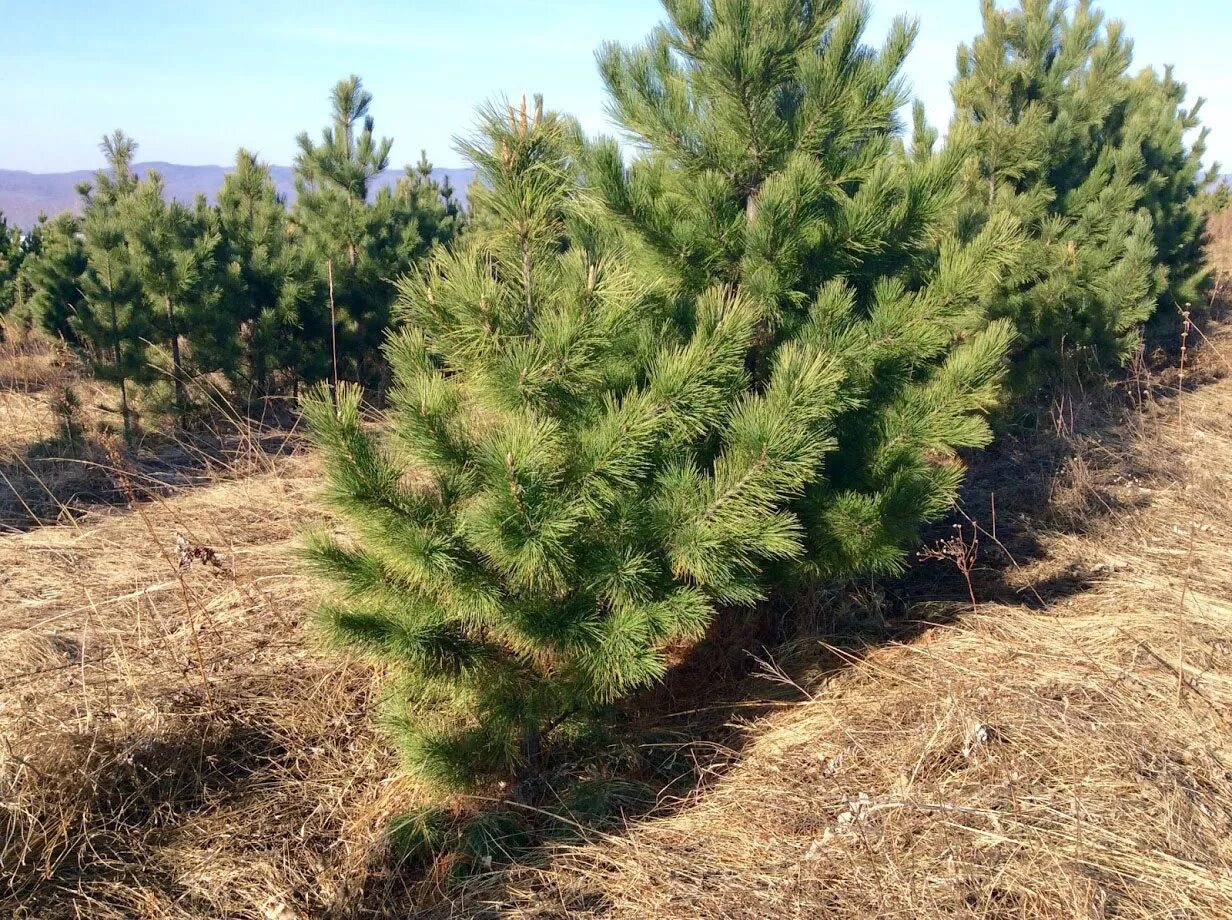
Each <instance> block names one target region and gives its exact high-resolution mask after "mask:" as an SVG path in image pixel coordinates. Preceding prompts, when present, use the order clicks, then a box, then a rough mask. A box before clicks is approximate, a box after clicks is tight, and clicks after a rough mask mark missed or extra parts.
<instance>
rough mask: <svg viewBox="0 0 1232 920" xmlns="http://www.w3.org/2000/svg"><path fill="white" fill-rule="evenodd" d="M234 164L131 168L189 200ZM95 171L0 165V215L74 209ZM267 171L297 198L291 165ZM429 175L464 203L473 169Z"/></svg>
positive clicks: (390, 178) (382, 182)
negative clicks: (79, 189) (80, 191)
mask: <svg viewBox="0 0 1232 920" xmlns="http://www.w3.org/2000/svg"><path fill="white" fill-rule="evenodd" d="M234 168H235V167H234V166H182V165H179V164H176V163H161V162H149V163H138V164H136V166H135V167H134V169H135V170H136V171H137V172H138V174H140V175H143V176H144V175H145V174H146V173H147V172H149V171H150V170H151V169H153V170H157V171H158V172H159V173H161V174H162V177H163V180H164V182H165V184H166V187H167V196H168V197H169V198H174V199H176V200H178V201H184V202H191V201H193V200H194V199H195V198H196V197H197V195H199V194H201V195H205V196H206V197H207V198H208V199H210V200H211V201H213V200H214V196H215V195H216V194H217V193H218V190H219V189H220V188H221V187H222V180H223V177H224V176H226V174H227V173H229V172H231V171H232V170H234ZM94 173H95V170H92V169H80V170H75V171H73V172H61V173H32V172H24V171H22V170H15V169H0V213H2V214H3V215H4V216H5V218H6V219H7V220H8V222H9V224H10V225H11V226H12V225H15V226H18V227H21V228H22V229H23V230H28V229H29V228H30V227H32V226H34V224H35V222H36V221H37V220H38V216H39V214H40V213H44V214H47V215H49V216H50V215H54V214H59V213H60V212H61V211H73V212H76V211H77V210H78V208H79V207H80V199H79V197H78V195H77V191H76V187H77V185H78V184H79V183H81V182H91V181H93V179H94ZM270 175H271V177H272V178H273V180H274V185H275V186H276V187H277V189H278V192H279V194H281V195H282V196H283V197H285V198H286V200H287V203H288V204H289V203H291V202H292V201H294V200H295V183H294V180H293V178H292V170H291V167H289V166H271V167H270ZM401 175H403V170H401V169H397V170H395V169H389V170H386V171H385V172H383V173H381V175H380V176H378V177H377V178H376V180H375V181H374V182H373V191H374V192H375V191H376V190H377V189H380V188H383V187H385V186H389V185H393V184H394V183H395V182H396V181H397V180H398V177H399V176H401ZM432 175H433V177H435V178H436V180H437V181H438V182H443V181H444V180H445V179H446V178H448V179H449V182H450V184H451V185H452V186H453V188H454V195H455V197H456V198H457V199H458V200H459V201H460V202H462V203H463V204H465V203H466V190H467V188H468V187H469V186H470V184H471V180H472V179H473V178H474V176H475V171H474V170H473V169H434V170H432Z"/></svg>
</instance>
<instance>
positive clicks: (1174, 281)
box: [1121, 67, 1219, 310]
mask: <svg viewBox="0 0 1232 920" xmlns="http://www.w3.org/2000/svg"><path fill="white" fill-rule="evenodd" d="M1186 94H1187V91H1186V87H1185V84H1184V83H1181V82H1179V81H1178V80H1176V78H1175V77H1174V75H1173V68H1172V67H1166V68H1165V69H1164V72H1163V75H1162V76H1160V75H1159V74H1156V73H1155V72H1154V71H1153V70H1150V69H1147V70H1144V71H1142V72H1141V73H1140V74H1138V76H1137V77H1135V78H1134V79H1133V80H1132V81H1131V83H1130V85H1129V103H1128V106H1127V112H1126V115H1125V124H1124V126H1123V127H1122V129H1121V131H1122V133H1123V134H1124V135H1126V136H1127V137H1128V138H1130V139H1131V140H1132V142H1134V143H1137V144H1138V145H1139V146H1140V149H1141V150H1142V157H1143V164H1144V167H1145V168H1144V173H1143V176H1142V180H1143V183H1144V184H1145V186H1146V190H1145V197H1144V198H1143V202H1142V204H1143V206H1144V207H1145V208H1146V209H1147V211H1149V212H1150V215H1151V224H1152V227H1153V229H1154V232H1155V250H1156V254H1157V258H1158V261H1159V272H1160V280H1159V283H1158V284H1157V287H1158V288H1159V289H1160V290H1161V291H1162V292H1163V294H1164V304H1163V305H1164V306H1166V307H1168V308H1169V309H1170V310H1176V309H1177V308H1180V307H1183V306H1184V305H1185V304H1189V303H1197V302H1198V301H1199V300H1200V299H1201V298H1202V296H1203V294H1204V291H1205V288H1206V283H1207V279H1208V267H1207V265H1206V259H1205V257H1204V253H1203V247H1204V245H1205V244H1204V240H1205V237H1206V230H1207V219H1208V218H1209V217H1211V216H1213V215H1214V214H1215V213H1216V212H1217V210H1218V200H1217V198H1216V197H1215V196H1212V195H1211V194H1210V189H1211V187H1212V186H1214V185H1215V184H1216V183H1217V182H1218V179H1219V164H1218V163H1215V164H1212V165H1211V167H1210V168H1209V169H1204V168H1203V163H1202V160H1203V157H1204V156H1205V155H1206V141H1207V138H1208V136H1209V135H1210V131H1209V129H1207V128H1204V127H1203V126H1202V121H1201V118H1200V117H1199V113H1200V112H1201V110H1202V106H1203V103H1204V100H1202V99H1198V100H1197V101H1196V102H1195V103H1194V105H1193V106H1191V107H1186V106H1185V97H1186ZM1195 132H1196V136H1193V138H1192V142H1191V141H1190V137H1191V135H1193V134H1194V133H1195Z"/></svg>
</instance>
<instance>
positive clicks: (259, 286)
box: [218, 150, 330, 397]
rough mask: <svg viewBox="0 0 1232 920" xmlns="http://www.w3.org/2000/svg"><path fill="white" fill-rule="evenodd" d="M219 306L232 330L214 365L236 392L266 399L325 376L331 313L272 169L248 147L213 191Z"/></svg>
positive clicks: (328, 364)
mask: <svg viewBox="0 0 1232 920" xmlns="http://www.w3.org/2000/svg"><path fill="white" fill-rule="evenodd" d="M218 229H219V235H220V249H221V256H220V262H221V264H222V266H223V279H222V281H221V283H222V286H223V293H222V297H221V301H220V309H221V310H223V311H224V312H225V313H226V314H227V315H226V317H225V322H226V324H227V327H228V330H229V334H228V335H225V336H223V337H222V339H221V340H220V344H221V345H222V346H223V347H222V348H221V349H220V354H219V355H218V358H219V360H218V363H219V365H220V367H221V369H222V370H223V371H224V372H225V373H226V375H227V377H228V379H229V380H230V381H231V385H232V389H233V390H235V391H236V392H237V393H239V394H247V395H249V396H257V397H264V396H269V395H273V394H277V393H281V392H286V391H287V389H288V384H291V385H293V384H294V383H295V382H297V381H299V380H301V379H306V380H324V379H325V378H327V377H328V376H329V372H330V361H329V316H328V313H327V311H326V309H325V304H324V303H323V302H322V298H321V296H320V290H319V285H318V284H317V279H316V272H315V269H314V268H313V267H312V266H311V265H310V264H308V263H307V262H306V260H305V258H304V253H303V252H302V250H301V249H300V248H299V247H297V246H296V245H295V243H294V240H293V238H292V236H291V228H290V221H289V218H288V214H287V210H286V206H285V204H284V202H283V201H282V199H281V198H280V197H279V195H278V193H277V191H276V190H275V188H274V182H273V179H272V178H271V177H270V171H269V167H268V166H266V165H265V164H263V163H261V162H259V161H258V160H257V158H256V156H255V155H254V154H252V153H250V152H248V151H247V150H240V151H239V153H238V154H237V155H236V162H235V169H234V170H233V171H232V172H230V173H228V174H227V176H226V178H225V179H224V180H223V185H222V189H221V190H220V191H219V193H218Z"/></svg>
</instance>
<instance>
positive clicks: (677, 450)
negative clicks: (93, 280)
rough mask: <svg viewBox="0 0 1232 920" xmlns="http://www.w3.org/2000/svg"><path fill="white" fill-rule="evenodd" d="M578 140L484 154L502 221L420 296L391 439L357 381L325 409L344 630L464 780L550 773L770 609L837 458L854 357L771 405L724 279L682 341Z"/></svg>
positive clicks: (801, 355)
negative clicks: (750, 361)
mask: <svg viewBox="0 0 1232 920" xmlns="http://www.w3.org/2000/svg"><path fill="white" fill-rule="evenodd" d="M579 147H580V140H579V139H578V138H577V137H576V129H574V128H573V127H571V126H570V124H569V123H567V122H565V121H564V120H562V119H561V118H559V117H558V116H555V115H551V114H548V115H543V114H541V103H539V104H537V105H536V107H535V110H534V112H533V114H532V113H530V112H527V110H526V108H525V104H523V107H522V109H521V111H520V112H518V111H514V110H513V109H510V110H509V112H508V113H502V112H497V111H490V112H488V113H487V115H486V117H485V119H484V122H483V135H482V139H481V140H479V141H476V142H475V143H472V144H469V145H467V146H466V148H465V152H466V153H467V154H468V156H469V157H470V158H471V160H472V161H473V163H474V164H475V166H476V168H477V169H478V171H479V174H480V175H481V176H482V177H483V183H482V185H480V186H478V187H476V189H475V194H477V195H479V196H480V199H481V201H480V204H481V207H482V210H483V212H484V213H485V214H486V215H487V216H488V219H487V221H486V222H485V224H484V226H483V228H482V229H480V230H476V231H475V232H473V233H469V234H468V235H467V236H466V237H465V238H464V240H463V241H462V242H461V243H460V244H459V245H458V246H456V247H454V249H453V250H452V251H444V250H438V252H437V253H436V255H435V256H434V257H433V259H432V261H431V263H430V266H429V270H428V272H427V274H426V277H423V276H419V275H412V276H410V277H408V278H407V279H406V280H405V281H404V282H403V284H402V286H401V298H400V301H399V311H400V313H401V314H402V316H403V318H404V319H405V320H406V326H405V327H404V328H403V329H402V330H401V331H400V332H398V333H397V334H395V335H394V336H393V338H392V339H391V341H390V344H389V347H388V350H387V354H388V356H389V360H390V363H391V365H392V368H393V379H394V388H393V400H392V406H393V407H392V410H391V411H390V413H389V417H388V419H387V422H388V424H387V426H381V427H382V428H383V429H387V432H386V434H385V436H380V435H378V434H377V433H376V432H374V431H371V430H370V429H369V427H368V426H367V425H365V423H364V420H363V417H362V415H361V406H360V394H359V391H358V390H357V389H356V388H354V387H351V386H343V387H342V388H341V389H340V390H339V391H338V392H337V393H336V394H335V393H331V392H330V391H328V390H323V391H320V392H318V393H317V394H316V395H315V396H314V397H313V398H312V399H311V400H310V401H309V402H308V404H307V407H306V408H307V415H308V418H309V420H310V422H311V426H312V428H313V430H314V432H315V435H316V438H317V440H318V441H319V443H320V445H321V446H322V448H323V450H324V453H325V457H326V461H327V462H326V470H327V478H328V482H329V486H330V492H329V495H330V499H331V501H332V503H333V504H334V506H335V507H336V508H337V509H339V510H340V511H341V512H342V513H343V514H344V517H345V519H346V521H347V523H348V524H349V528H350V530H351V537H352V539H349V540H345V541H338V540H334V539H330V538H328V537H325V536H321V537H318V538H317V539H315V540H314V541H313V543H312V546H311V548H310V551H309V558H310V559H311V561H312V562H313V564H314V565H315V567H316V569H317V570H318V572H319V573H320V574H321V575H322V576H323V577H324V578H325V580H326V581H327V582H328V583H329V584H331V585H332V586H334V588H335V591H334V594H335V597H334V598H333V599H332V600H331V601H330V602H329V603H327V604H326V605H325V606H324V607H323V608H322V609H321V611H320V613H319V618H320V621H321V623H322V624H323V626H324V627H325V629H326V630H327V631H328V633H329V634H330V635H332V636H333V637H335V638H336V639H337V640H338V641H340V642H342V643H345V644H348V645H352V646H355V647H358V648H360V649H363V650H366V651H368V652H369V653H371V654H373V655H374V656H376V657H378V658H380V659H382V660H384V661H386V662H388V663H390V664H391V665H392V666H393V667H394V669H395V673H396V674H397V675H398V682H397V683H396V685H395V686H394V687H393V688H392V690H391V694H390V704H391V709H392V723H393V725H394V726H395V735H396V738H397V740H398V742H399V744H400V746H401V748H402V751H403V754H404V757H405V761H406V763H407V765H408V767H409V768H410V769H411V770H412V771H414V772H415V773H416V774H417V775H419V776H421V777H424V778H427V779H429V780H434V781H437V782H439V783H441V784H443V785H446V786H455V785H466V784H470V783H474V782H477V781H480V780H482V779H484V778H520V779H522V780H529V779H531V778H532V777H534V776H536V775H537V774H539V773H540V771H541V769H542V766H543V764H544V758H545V755H546V750H547V749H548V748H549V747H550V746H554V745H558V744H561V743H563V742H562V739H563V738H566V737H567V736H568V733H569V732H570V731H573V730H576V729H577V728H578V726H579V725H580V724H582V723H584V722H585V721H586V720H588V719H589V718H591V717H593V716H594V715H595V714H596V713H598V712H601V711H602V710H603V708H604V707H605V706H606V705H607V704H609V703H610V702H611V701H613V700H615V699H617V698H619V697H621V696H624V695H625V694H628V693H630V692H631V691H633V690H635V689H637V688H639V687H643V686H645V685H647V684H648V683H650V682H652V681H655V680H657V679H658V678H659V677H660V676H661V675H662V674H663V673H664V671H665V669H666V668H667V653H668V650H669V648H671V647H672V646H673V645H674V644H678V643H681V642H685V641H690V640H694V639H696V638H697V637H699V636H700V635H701V633H702V632H703V631H704V629H705V628H706V625H707V624H708V623H709V621H710V619H711V617H712V615H713V609H714V606H715V604H716V603H720V602H732V601H749V600H752V599H754V598H755V597H757V596H760V593H761V587H760V585H759V583H758V577H759V573H760V571H761V569H762V566H763V565H764V563H765V562H766V561H767V560H771V559H776V558H783V557H787V556H793V555H798V554H799V553H800V551H801V546H800V535H799V527H798V524H797V522H796V521H795V519H794V518H793V517H792V516H791V515H790V514H789V513H786V512H785V511H783V510H782V508H783V505H784V504H786V502H787V500H788V499H789V498H790V496H792V495H794V494H797V493H798V492H799V491H800V490H801V489H802V487H803V485H804V483H805V482H806V481H808V480H809V479H811V477H812V476H813V475H814V471H815V470H816V468H817V465H818V464H819V462H820V459H821V456H822V454H823V453H824V451H825V449H826V447H827V445H828V444H829V443H830V442H829V437H828V422H829V415H830V413H831V411H832V410H831V407H832V406H833V405H834V404H835V403H836V402H837V401H838V398H837V397H836V393H835V391H836V389H837V387H838V385H839V381H840V378H841V372H840V370H839V368H838V363H839V362H838V359H837V358H832V357H830V356H829V355H827V354H825V353H823V351H822V350H819V349H816V348H809V347H799V346H795V345H790V344H789V345H784V346H783V347H782V348H781V349H779V351H778V352H777V353H776V355H775V361H774V366H773V368H771V369H770V370H769V371H768V374H767V380H766V388H765V391H764V392H762V393H753V392H751V391H749V389H748V384H749V380H748V375H747V373H746V368H745V359H746V354H747V352H748V350H749V348H750V347H751V346H752V343H753V341H754V337H755V335H756V334H757V324H758V318H759V315H760V313H759V310H758V309H757V307H756V306H755V304H754V303H753V302H752V301H751V299H750V298H748V297H745V296H743V295H742V294H740V293H739V292H738V291H735V290H726V291H724V290H720V289H717V288H716V289H711V290H709V291H707V292H706V293H705V294H703V295H702V296H701V297H700V298H699V300H698V301H697V302H696V303H695V304H693V308H692V320H693V322H692V324H691V328H690V330H689V331H688V333H687V334H685V333H682V332H681V331H680V330H677V329H675V328H674V327H673V324H672V323H670V322H668V321H667V317H666V316H665V315H664V313H663V311H662V310H661V309H660V303H661V299H656V298H654V297H651V296H649V294H650V290H649V288H648V287H647V285H645V284H643V283H641V282H639V281H638V280H637V279H636V278H635V277H634V276H633V274H631V272H630V270H629V267H628V266H627V264H626V260H625V258H624V254H623V253H622V252H621V251H620V249H619V248H615V247H610V246H609V243H608V242H607V241H606V238H605V235H604V234H603V233H600V232H597V231H596V229H595V226H594V219H593V215H591V214H590V213H589V208H590V205H589V204H588V202H587V201H586V200H585V199H584V198H583V196H581V195H579V192H578V187H577V185H576V179H575V175H574V168H575V154H576V151H577V150H578V149H579ZM716 441H721V445H720V446H718V447H717V448H716V446H715V442H716ZM518 788H519V789H520V790H522V791H523V793H524V794H533V784H530V783H522V784H520V785H519V787H518Z"/></svg>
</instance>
